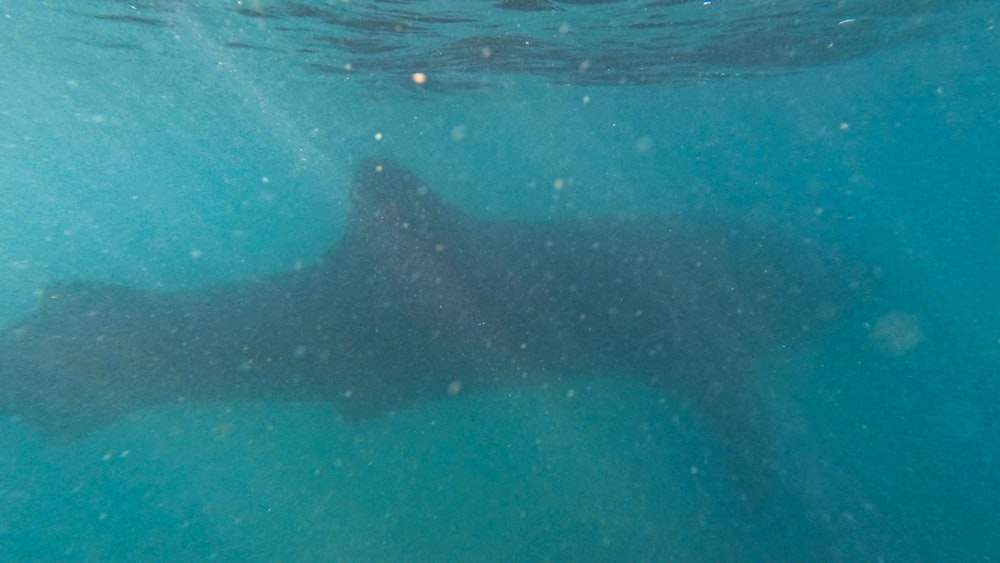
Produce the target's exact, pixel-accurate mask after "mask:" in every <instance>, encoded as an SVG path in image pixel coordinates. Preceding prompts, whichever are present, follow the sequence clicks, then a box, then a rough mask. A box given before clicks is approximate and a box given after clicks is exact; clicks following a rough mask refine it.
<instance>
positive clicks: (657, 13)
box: [0, 2, 1000, 561]
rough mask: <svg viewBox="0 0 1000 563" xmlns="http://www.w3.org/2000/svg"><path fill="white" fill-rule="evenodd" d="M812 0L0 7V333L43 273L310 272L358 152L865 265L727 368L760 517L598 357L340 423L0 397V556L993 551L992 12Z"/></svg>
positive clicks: (243, 411) (163, 282) (698, 440)
mask: <svg viewBox="0 0 1000 563" xmlns="http://www.w3.org/2000/svg"><path fill="white" fill-rule="evenodd" d="M584 4H585V3H584ZM816 4H817V5H810V4H809V3H806V2H797V3H789V4H788V5H785V6H775V5H773V4H763V5H759V6H755V7H754V8H753V10H751V9H750V8H738V7H734V6H732V5H728V4H727V3H723V2H714V3H707V4H703V3H701V2H697V3H689V4H683V5H678V6H664V5H660V4H656V3H647V4H642V5H639V4H638V3H633V2H620V3H608V4H603V5H600V4H596V5H575V4H574V3H559V2H552V3H548V2H523V3H516V4H515V3H502V2H498V3H496V5H494V4H491V3H486V2H484V3H477V4H471V3H451V2H434V3H427V4H415V5H413V6H410V7H408V8H407V7H406V6H405V4H377V5H376V4H372V3H366V2H355V3H353V4H336V5H333V6H323V5H320V4H316V5H315V6H314V7H308V6H306V5H305V4H278V3H264V2H261V3H259V4H254V3H244V4H237V3H233V4H232V5H231V6H230V5H228V4H227V5H225V6H219V5H216V4H214V3H210V4H208V5H200V4H198V3H189V4H180V3H173V2H147V3H140V4H133V5H125V4H120V3H113V2H88V3H79V4H75V5H74V6H73V8H72V9H69V10H65V9H60V8H55V7H52V6H49V5H43V4H36V3H29V2H25V3H14V2H8V3H5V4H3V5H2V6H0V14H2V15H3V18H2V19H0V25H2V26H3V29H2V32H0V69H2V73H0V124H2V125H0V190H3V191H2V193H3V196H4V205H3V207H2V209H0V214H2V215H0V216H2V219H3V220H2V222H0V268H2V271H3V275H2V276H0V283H2V284H3V291H2V292H0V307H2V308H0V316H2V318H3V320H4V321H5V323H11V322H14V321H16V320H17V319H18V318H20V317H22V316H24V315H26V314H28V313H30V312H31V311H32V310H33V309H34V308H35V306H36V305H37V296H38V292H39V290H40V289H41V288H43V287H45V286H47V285H49V284H51V283H53V282H55V281H58V280H66V279H95V280H105V281H114V282H117V283H122V284H128V285H131V286H134V287H138V288H143V289H149V290H169V289H178V288H187V287H199V286H203V285H206V284H210V283H213V282H219V281H223V280H238V279H244V278H247V277H249V276H253V275H258V274H261V273H265V272H276V271H284V270H288V269H290V268H292V267H294V266H295V265H296V264H300V263H309V262H310V261H313V260H315V259H316V258H317V257H318V256H319V255H320V254H321V253H322V252H323V251H324V250H325V249H327V248H329V247H330V246H331V245H332V244H334V242H335V241H336V240H337V237H338V235H339V234H340V232H341V230H342V228H343V225H344V221H345V220H346V216H347V213H348V212H349V205H350V204H349V201H348V197H347V193H348V189H349V185H350V178H351V176H352V175H353V173H354V171H355V168H356V163H357V162H358V161H359V160H360V159H362V158H365V157H368V156H372V155H386V156H390V157H392V158H395V159H397V160H399V161H400V162H403V163H405V164H406V165H407V166H410V167H412V168H413V169H414V170H416V171H417V172H418V173H419V174H420V175H421V176H422V177H423V178H424V179H425V180H426V181H427V182H428V183H429V184H430V185H432V186H435V187H436V188H437V189H439V190H440V191H441V192H442V193H443V194H445V196H446V197H447V198H448V199H449V200H451V201H454V202H456V203H457V204H459V205H461V206H462V207H463V208H464V209H466V210H468V211H470V212H473V213H475V214H477V215H480V216H483V217H489V218H530V219H539V220H549V219H557V218H567V217H575V216H578V215H597V214H635V213H658V212H684V211H685V210H688V209H692V208H702V207H705V206H720V207H725V208H726V209H730V210H734V209H735V210H737V211H738V212H741V213H746V214H747V215H750V216H766V217H768V218H772V219H777V220H778V221H781V222H788V223H790V224H801V223H806V222H808V223H810V224H812V225H814V227H815V229H816V232H817V236H819V237H821V238H823V239H824V241H825V242H826V243H828V244H831V245H833V246H837V247H839V248H840V251H841V252H842V253H844V254H846V255H848V256H851V257H852V258H854V259H856V260H858V261H859V262H863V263H865V264H867V265H868V266H869V267H870V268H871V269H872V271H874V272H877V273H878V277H879V278H880V282H879V288H878V298H877V302H876V303H875V304H873V305H872V306H870V307H868V308H866V309H865V310H864V311H862V312H861V313H859V315H858V317H857V318H852V319H850V320H848V321H846V323H845V326H843V327H840V328H839V330H838V331H837V332H836V333H835V334H833V335H831V336H830V337H829V339H828V340H826V341H823V342H820V343H817V344H816V346H815V349H811V350H809V351H806V352H803V353H801V354H799V355H798V356H796V357H794V358H791V359H788V358H785V359H783V360H782V361H781V362H780V363H779V362H775V364H774V365H767V364H766V361H765V362H764V363H765V365H762V366H761V367H760V368H759V371H760V377H761V379H762V380H765V381H767V382H768V387H769V389H770V390H771V395H772V397H771V398H770V402H771V403H773V405H772V406H773V408H774V411H775V412H776V413H777V415H778V418H779V421H780V424H779V426H780V436H779V440H780V444H781V448H782V450H783V452H784V455H785V456H786V459H784V464H785V468H786V472H787V474H786V475H785V476H784V485H785V487H784V489H783V490H781V491H776V492H775V498H774V499H773V501H772V502H771V503H770V504H769V505H768V506H767V507H765V508H764V509H762V511H761V512H760V513H759V514H754V515H747V514H744V513H743V512H742V509H741V507H739V506H738V503H737V502H736V501H735V500H734V499H733V494H732V492H731V491H729V490H728V489H727V484H726V482H725V481H726V480H725V474H724V471H723V470H722V469H721V468H717V469H716V470H715V471H713V470H711V469H710V470H708V471H701V472H697V473H694V472H692V471H691V469H690V468H691V467H692V462H691V460H692V459H697V458H699V457H700V456H701V455H702V452H703V451H704V450H705V449H706V448H708V449H711V448H713V447H714V445H713V443H712V437H711V436H710V435H708V434H707V433H705V432H702V431H701V430H700V429H699V428H698V426H697V423H695V422H694V420H695V419H694V417H692V416H691V414H690V413H689V412H688V411H687V410H686V408H685V407H684V406H683V405H680V404H673V403H670V402H669V401H667V403H666V405H664V404H663V401H661V398H660V397H657V396H655V393H651V392H650V391H649V389H647V388H644V387H641V386H638V385H634V384H623V383H621V382H620V381H618V380H616V379H610V378H609V379H607V380H600V381H595V382H588V383H586V385H584V386H576V387H572V388H570V386H569V384H566V386H565V387H559V386H552V387H548V388H536V389H532V388H528V389H517V390H516V391H509V392H497V393H495V394H484V395H476V396H467V397H461V398H459V399H457V400H454V401H448V402H444V403H431V404H424V405H419V406H417V407H415V408H413V409H409V410H406V411H403V412H401V413H399V414H397V415H394V416H391V417H385V418H381V419H377V420H374V421H371V422H367V423H364V424H360V425H358V424H350V423H347V422H344V421H341V420H338V418H337V414H336V412H335V411H334V409H333V407H332V406H329V405H325V404H322V403H317V404H280V403H278V404H272V403H252V404H247V403H237V404H206V405H183V406H164V407H159V408H155V409H150V410H146V411H142V412H139V413H136V414H134V415H132V416H130V417H129V418H127V419H125V420H122V421H119V422H117V423H115V424H113V425H112V426H109V427H107V428H105V429H102V430H100V431H98V432H97V433H95V434H93V435H90V436H88V437H87V438H85V439H83V440H80V441H78V442H74V443H72V444H68V445H53V444H47V443H45V442H44V441H43V440H42V439H41V438H40V436H39V435H38V434H37V432H36V431H35V430H34V429H33V428H32V427H31V426H30V425H28V424H27V423H25V422H23V421H19V420H17V419H9V420H8V419H6V418H5V419H4V420H3V421H2V423H0V430H2V431H0V441H2V443H3V447H2V448H0V499H2V503H0V505H2V508H0V559H5V560H132V559H140V560H141V559H156V560H164V559H167V560H203V559H208V558H216V559H223V560H328V561H332V560H411V561H424V560H486V561H497V560H511V561H527V560H556V561H559V560H567V561H583V560H646V561H668V560H676V561H702V560H703V561H717V560H759V561H764V560H768V561H773V560H796V559H799V560H801V559H803V558H821V559H827V560H838V559H839V560H877V559H884V560H888V561H900V560H938V561H971V560H978V561H993V560H997V559H1000V540H998V539H997V535H996V533H995V530H997V529H1000V517H998V516H997V511H996V508H995V507H996V505H997V503H998V501H1000V498H998V495H997V493H996V491H997V490H1000V474H998V472H997V470H996V469H995V468H996V467H997V466H998V463H1000V459H998V458H1000V441H998V431H1000V428H998V421H1000V412H998V407H997V404H998V401H997V398H998V396H1000V383H998V379H997V376H998V375H1000V292H998V290H997V285H998V284H997V280H998V279H1000V258H998V257H997V250H996V249H997V248H1000V230H998V229H997V221H996V216H997V213H998V211H1000V195H998V193H1000V191H998V188H1000V181H998V179H1000V173H998V171H997V166H996V163H997V162H1000V142H998V139H1000V135H998V133H1000V131H998V130H1000V104H998V103H997V102H998V96H997V92H1000V73H998V71H997V69H998V68H1000V64H998V63H1000V60H998V59H1000V48H998V40H997V30H996V29H995V25H996V21H995V16H994V15H993V14H992V10H990V8H991V6H990V4H989V3H985V2H983V3H975V2H967V3H962V4H958V3H915V4H914V5H911V6H906V7H898V8H895V10H896V11H893V10H890V9H887V8H881V7H879V6H880V5H879V4H878V3H865V2H854V3H846V4H839V5H838V6H837V7H836V8H826V7H824V6H821V5H819V4H820V3H816ZM824 4H825V3H824ZM514 7H519V8H521V9H517V10H515V9H512V8H514ZM527 8H532V9H530V10H529V9H527ZM431 16H434V17H431ZM497 37H503V39H497ZM348 40H349V41H348ZM484 49H485V51H484ZM585 62H586V64H584V63H585ZM348 65H350V66H349V67H348ZM415 72H423V73H426V76H427V82H426V84H424V85H418V84H414V83H413V78H412V75H413V73H415ZM557 181H560V182H561V184H560V185H562V186H563V187H562V189H558V190H557V189H555V185H556V183H557ZM908 337H913V338H912V339H911V340H908V339H907V338H908ZM4 376H9V374H4ZM571 389H572V391H573V393H570V392H569V391H570V390H571ZM678 421H679V422H678Z"/></svg>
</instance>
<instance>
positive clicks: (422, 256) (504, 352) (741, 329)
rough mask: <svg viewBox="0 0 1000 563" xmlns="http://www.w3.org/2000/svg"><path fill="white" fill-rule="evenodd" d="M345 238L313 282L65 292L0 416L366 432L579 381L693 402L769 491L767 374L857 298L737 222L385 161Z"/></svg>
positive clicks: (68, 435)
mask: <svg viewBox="0 0 1000 563" xmlns="http://www.w3.org/2000/svg"><path fill="white" fill-rule="evenodd" d="M350 193H351V204H352V207H351V213H350V215H349V217H348V222H347V225H346V227H345V230H344V232H343V234H342V236H341V237H340V239H339V240H338V241H337V242H336V243H335V244H334V245H333V246H332V248H330V250H328V251H327V252H326V253H324V254H323V255H322V256H321V257H320V258H319V259H318V260H317V261H316V262H315V263H314V264H311V265H306V266H303V267H300V268H296V269H294V270H292V271H288V272H282V273H277V274H271V275H261V276H257V277H253V278H251V279H247V280H243V281H239V282H232V283H225V284H220V285H214V286H209V287H205V288H199V289H188V290H183V291H173V292H157V291H143V290H139V289H135V288H130V287H125V286H122V285H115V284H110V283H101V282H91V281H72V282H65V283H59V284H56V285H53V286H51V287H49V288H47V289H46V290H45V291H44V293H43V294H42V296H41V303H40V305H39V306H38V307H37V309H36V310H35V312H34V313H32V314H30V315H29V316H27V317H26V318H24V319H22V320H21V321H19V322H16V323H15V324H13V325H12V326H9V327H7V328H5V329H3V330H2V331H0V411H2V412H5V413H7V414H8V415H10V416H12V417H16V418H18V419H20V420H24V421H25V422H27V423H30V424H32V425H33V426H34V427H36V428H37V429H38V430H39V431H40V432H41V434H42V435H43V436H45V437H46V438H48V439H49V440H51V441H55V442H66V441H72V440H76V439H78V438H80V437H82V436H84V435H87V434H88V433H92V432H94V431H95V430H96V429H98V428H101V427H103V426H106V425H109V424H111V423H112V422H114V421H116V420H118V419H120V418H122V417H125V416H126V415H128V414H130V413H133V412H136V411H139V410H141V409H145V408H149V407H153V406H156V405H163V404H170V403H179V402H193V401H239V400H264V401H272V400H274V401H329V402H331V403H333V404H334V405H335V407H336V409H337V411H338V413H339V414H340V415H341V416H342V417H343V418H345V419H348V420H351V421H364V420H366V419H371V418H373V417H379V416H383V415H386V414H389V413H394V412H397V411H399V410H401V409H407V408H414V406H415V405H417V404H419V403H421V402H425V401H440V400H451V399H450V398H452V397H454V396H456V395H463V394H466V393H470V392H487V391H488V390H496V389H504V388H509V387H512V386H521V385H544V384H551V383H553V382H559V381H570V380H571V378H587V377H616V378H629V379H630V380H637V381H640V382H642V383H643V384H648V385H649V386H650V387H651V388H653V389H656V390H658V391H659V392H662V393H664V395H665V396H670V397H676V398H677V400H679V401H682V402H685V403H687V404H689V405H690V406H691V411H692V413H694V416H696V417H697V418H698V419H699V420H701V421H702V422H703V424H704V426H705V428H706V431H707V433H708V434H707V435H709V436H713V437H715V438H716V439H717V440H718V442H719V445H720V451H725V452H726V454H725V458H726V462H725V463H726V464H727V466H728V468H729V473H730V474H731V475H732V476H733V479H734V480H735V481H739V482H742V483H744V486H745V487H751V486H752V483H754V482H755V480H756V479H755V475H760V474H763V473H766V472H767V471H768V470H769V463H770V462H769V459H770V458H771V451H770V450H771V447H772V446H771V441H770V438H769V421H768V419H769V415H768V412H767V409H766V408H765V401H763V400H762V389H760V386H759V384H758V383H757V380H758V378H757V377H755V373H756V372H757V370H759V369H761V368H760V365H761V363H762V362H763V361H764V360H765V359H766V358H767V356H768V355H769V354H770V353H772V352H775V351H779V350H782V349H784V348H786V347H788V346H792V345H794V344H795V343H796V342H802V341H803V340H805V341H809V340H811V339H815V338H818V336H817V335H818V334H819V333H820V332H821V331H822V330H824V327H827V326H830V325H831V324H832V323H834V322H835V321H836V319H837V318H838V317H842V316H843V314H844V312H845V311H847V310H849V309H850V308H851V307H852V306H853V305H852V303H855V302H856V301H857V295H856V293H857V291H858V290H857V287H858V279H857V276H856V275H853V274H850V273H847V272H850V271H851V269H850V268H846V267H844V264H843V262H844V260H843V259H842V258H840V257H839V256H838V255H837V254H836V253H835V252H832V251H830V250H828V249H826V248H824V247H823V246H821V245H820V244H818V243H817V242H815V241H813V240H812V239H809V238H807V237H802V236H795V235H793V234H791V233H790V232H789V231H788V230H783V229H780V228H771V227H763V226H760V225H755V224H752V223H751V222H749V221H745V220H739V219H735V218H733V217H711V216H703V215H699V214H693V215H692V216H671V215H664V216H650V217H596V216H595V217H582V218H575V219H568V220H560V221H552V220H548V221H526V220H488V219H485V218H480V217H477V216H476V215H475V214H474V213H472V212H469V211H466V210H463V209H461V208H460V207H458V206H456V205H454V204H452V203H449V202H448V201H446V200H445V199H443V198H442V197H441V196H440V195H439V194H438V193H437V192H436V191H435V190H434V189H432V188H431V187H430V186H428V185H427V184H426V183H425V182H423V181H422V180H421V179H420V178H419V177H418V176H417V175H416V174H415V173H413V172H412V171H410V170H408V169H407V168H406V167H404V166H403V165H401V164H398V163H396V162H394V161H392V160H389V159H384V158H373V159H368V160H364V161H363V162H361V163H360V164H359V169H358V172H357V174H356V177H355V179H354V181H353V186H352V188H351V192H350Z"/></svg>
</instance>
